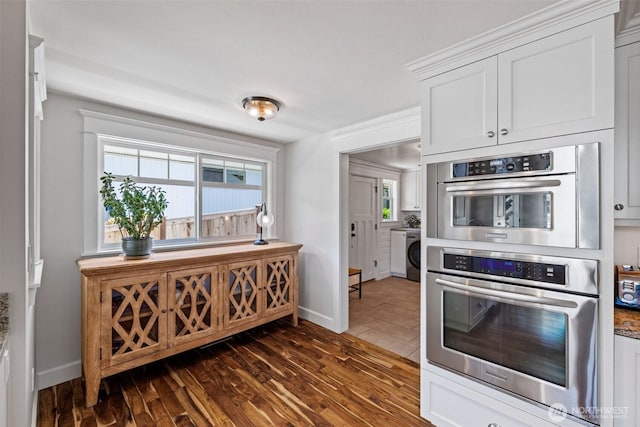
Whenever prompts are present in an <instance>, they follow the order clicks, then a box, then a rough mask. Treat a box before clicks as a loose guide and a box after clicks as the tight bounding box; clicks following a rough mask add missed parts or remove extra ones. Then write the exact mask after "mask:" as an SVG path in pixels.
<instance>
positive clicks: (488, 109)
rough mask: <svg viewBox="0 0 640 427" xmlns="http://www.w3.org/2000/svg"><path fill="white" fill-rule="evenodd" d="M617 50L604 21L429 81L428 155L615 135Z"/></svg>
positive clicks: (425, 93) (425, 104) (425, 111)
mask: <svg viewBox="0 0 640 427" xmlns="http://www.w3.org/2000/svg"><path fill="white" fill-rule="evenodd" d="M612 46H613V34H612V28H611V26H610V23H609V21H607V20H605V19H600V20H597V21H593V22H591V23H588V24H584V25H581V26H578V27H575V28H571V29H569V30H566V31H563V32H560V33H557V34H554V35H552V36H549V37H546V38H543V39H541V40H538V41H534V42H532V43H528V44H525V45H523V46H520V47H517V48H514V49H511V50H507V51H505V52H502V53H499V54H498V55H497V56H494V57H490V58H487V59H484V60H482V61H478V62H474V63H472V64H470V65H467V66H464V67H461V68H457V69H454V70H453V71H449V72H446V73H444V74H441V75H438V76H435V77H432V78H430V79H427V80H424V81H423V82H422V83H421V91H422V94H421V99H422V126H423V129H422V147H423V154H436V153H444V152H451V151H457V150H463V149H468V148H476V147H485V146H490V145H496V144H504V143H511V142H519V141H526V140H531V139H539V138H546V137H551V136H559V135H566V134H572V133H578V132H586V131H592V130H598V129H604V128H612V127H613V124H614V123H613V121H614V118H613V114H612V108H611V107H612V106H613V97H612V96H611V90H610V89H611V83H610V82H611V81H612V80H613V69H612V68H611V66H610V64H611V60H612V57H611V54H612V50H613V49H612Z"/></svg>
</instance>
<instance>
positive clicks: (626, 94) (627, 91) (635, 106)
mask: <svg viewBox="0 0 640 427" xmlns="http://www.w3.org/2000/svg"><path fill="white" fill-rule="evenodd" d="M615 56H616V58H615V61H616V79H615V86H616V106H615V111H616V114H615V116H616V126H615V151H614V153H615V172H614V179H615V186H614V203H615V205H614V209H615V211H614V214H615V218H616V219H622V220H627V219H640V185H638V183H639V182H640V168H639V167H638V165H640V42H637V43H633V44H630V45H626V46H622V47H619V48H617V49H616V51H615Z"/></svg>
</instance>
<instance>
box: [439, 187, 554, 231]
mask: <svg viewBox="0 0 640 427" xmlns="http://www.w3.org/2000/svg"><path fill="white" fill-rule="evenodd" d="M552 200H553V197H552V193H551V192H540V193H510V194H496V195H460V196H457V195H456V196H453V199H452V203H453V218H452V222H453V225H454V226H473V227H501V228H502V227H509V228H535V229H539V230H550V229H551V228H552V223H551V208H552Z"/></svg>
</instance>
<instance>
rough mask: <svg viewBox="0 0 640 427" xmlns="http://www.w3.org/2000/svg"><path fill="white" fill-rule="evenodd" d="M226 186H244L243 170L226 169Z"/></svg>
mask: <svg viewBox="0 0 640 427" xmlns="http://www.w3.org/2000/svg"><path fill="white" fill-rule="evenodd" d="M227 183H228V184H245V183H246V177H245V171H244V169H227Z"/></svg>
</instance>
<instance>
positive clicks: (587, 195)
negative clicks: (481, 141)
mask: <svg viewBox="0 0 640 427" xmlns="http://www.w3.org/2000/svg"><path fill="white" fill-rule="evenodd" d="M598 171H599V144H598V143H590V144H582V145H572V146H566V147H557V148H550V149H546V150H538V151H534V152H527V153H517V154H513V155H508V156H498V157H482V158H474V159H465V160H459V161H453V162H443V163H436V164H429V165H427V185H428V203H427V206H428V208H427V209H428V214H427V236H429V237H438V238H443V239H455V240H474V241H486V242H504V243H517V244H530V245H542V246H558V247H567V248H586V249H597V248H599V246H600V235H599V229H600V227H599V218H600V216H599V207H598V206H599V197H600V196H599V194H600V192H599V172H598Z"/></svg>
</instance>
